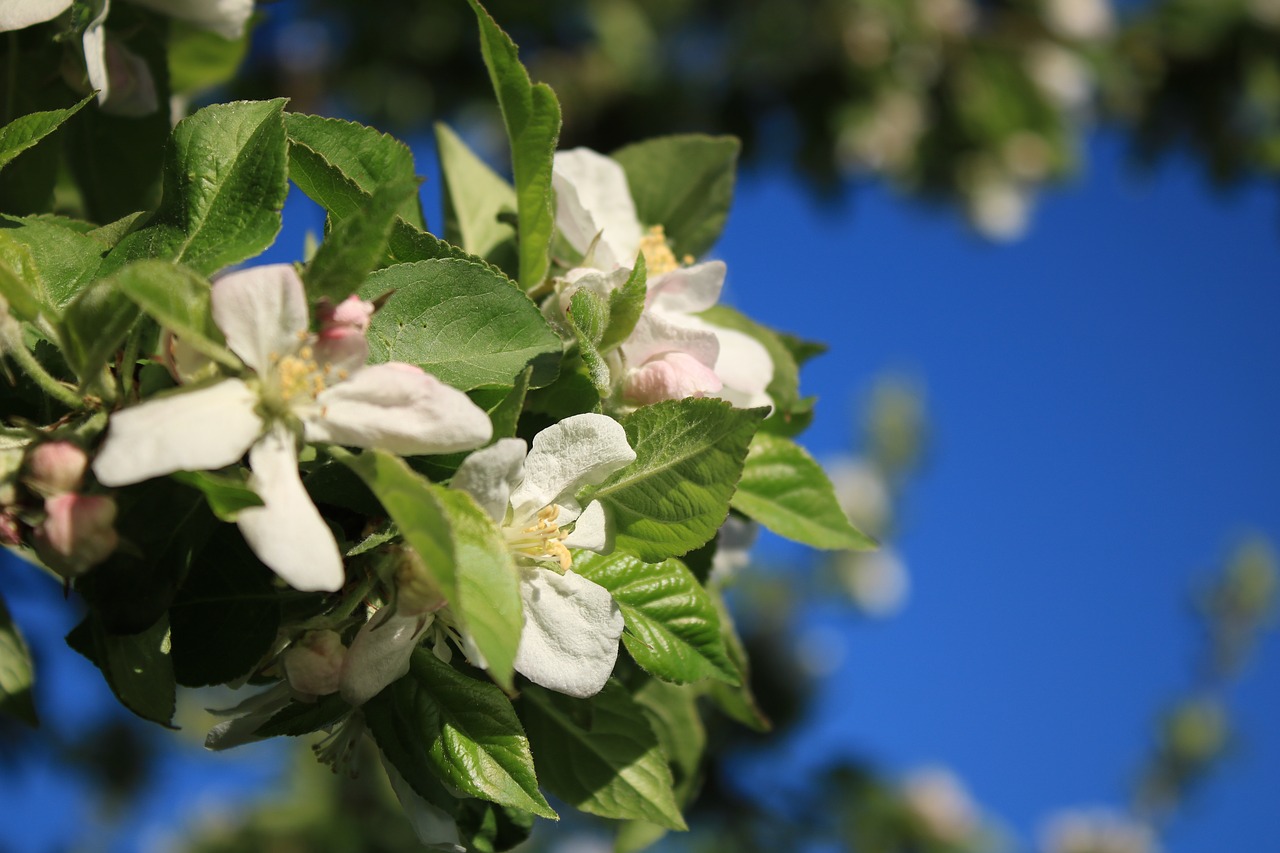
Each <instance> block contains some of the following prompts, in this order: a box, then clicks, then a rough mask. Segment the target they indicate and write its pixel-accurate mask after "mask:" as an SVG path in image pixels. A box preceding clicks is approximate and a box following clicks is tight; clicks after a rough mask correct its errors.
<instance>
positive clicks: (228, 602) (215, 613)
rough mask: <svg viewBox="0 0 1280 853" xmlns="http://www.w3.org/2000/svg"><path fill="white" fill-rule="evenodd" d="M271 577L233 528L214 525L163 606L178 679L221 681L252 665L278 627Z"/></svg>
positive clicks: (204, 682) (199, 683)
mask: <svg viewBox="0 0 1280 853" xmlns="http://www.w3.org/2000/svg"><path fill="white" fill-rule="evenodd" d="M273 580H274V576H273V575H272V573H271V571H270V570H269V569H267V568H266V566H263V565H262V564H261V563H260V562H258V560H257V558H256V557H254V556H253V552H252V551H250V550H249V546H248V545H246V544H245V542H244V538H243V537H242V536H241V535H240V532H239V531H238V530H236V529H235V528H234V527H229V526H227V525H222V526H220V527H219V528H218V530H217V531H216V532H215V533H214V534H213V537H212V538H211V539H210V540H209V543H208V545H207V546H205V547H204V548H201V549H200V551H199V552H198V553H197V554H196V556H195V560H194V561H193V562H192V564H191V569H190V571H189V572H188V573H187V578H186V580H185V581H183V584H182V587H181V588H180V589H179V590H178V594H177V596H176V597H175V598H174V599H173V606H172V607H171V608H170V610H169V625H170V627H171V630H172V639H173V672H174V677H175V678H176V679H177V681H178V683H179V684H181V685H183V686H184V687H204V686H205V685H209V684H223V683H225V682H228V681H233V680H235V679H237V678H239V677H241V676H243V675H247V674H248V673H249V672H251V671H252V670H253V668H254V667H255V666H256V665H257V664H258V662H259V661H261V660H262V657H263V655H265V654H266V653H267V652H268V651H269V650H270V649H271V646H272V644H273V643H274V642H275V640H276V631H277V630H278V629H279V627H280V597H279V596H278V595H277V593H276V590H275V586H274V583H273Z"/></svg>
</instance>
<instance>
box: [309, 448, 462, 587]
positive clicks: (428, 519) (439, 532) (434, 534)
mask: <svg viewBox="0 0 1280 853" xmlns="http://www.w3.org/2000/svg"><path fill="white" fill-rule="evenodd" d="M329 453H330V455H332V456H333V458H335V459H337V460H338V461H339V462H341V463H342V464H344V465H346V466H347V467H348V468H350V469H351V470H352V471H355V472H356V474H357V475H358V476H359V477H360V479H361V480H363V481H364V484H365V485H366V486H368V487H369V491H371V492H373V493H374V495H375V496H377V498H378V500H379V501H381V503H382V506H383V508H384V509H385V510H386V511H387V514H388V515H390V516H391V520H392V521H394V522H395V523H396V526H397V527H399V528H400V532H401V533H402V534H403V535H404V538H405V541H406V542H408V543H409V545H410V546H411V547H412V548H413V549H414V550H415V551H417V552H418V556H419V557H421V558H422V562H423V563H424V564H425V565H426V566H427V567H428V569H429V570H430V571H431V573H432V575H433V577H434V580H435V582H436V584H438V586H439V592H440V595H441V596H443V597H444V598H446V599H448V600H449V601H454V600H456V599H457V597H458V579H457V569H456V567H455V563H454V551H453V533H452V531H451V529H450V526H449V519H448V516H447V515H446V514H445V510H444V507H443V506H442V505H441V504H440V500H439V498H438V497H437V496H436V490H435V489H434V488H432V485H431V483H429V482H428V481H427V480H426V479H424V478H423V477H421V476H420V475H418V474H417V473H415V472H414V471H413V470H412V469H411V468H410V467H409V466H408V465H407V464H405V461H404V460H403V459H401V458H400V457H399V456H396V455H394V454H391V453H388V452H387V451H385V450H366V451H364V452H363V453H361V454H360V455H359V456H357V455H355V454H353V453H350V452H349V451H347V450H344V449H343V448H340V447H331V448H329Z"/></svg>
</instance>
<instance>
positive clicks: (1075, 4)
mask: <svg viewBox="0 0 1280 853" xmlns="http://www.w3.org/2000/svg"><path fill="white" fill-rule="evenodd" d="M1044 22H1045V26H1047V27H1048V28H1049V29H1050V30H1051V31H1052V32H1053V33H1054V34H1055V35H1057V36H1059V37H1061V38H1064V39H1074V40H1079V41H1089V40H1092V39H1100V38H1105V37H1106V36H1108V35H1110V33H1111V30H1112V29H1113V28H1114V26H1115V15H1114V14H1113V13H1112V11H1111V3H1110V2H1109V0H1045V4H1044Z"/></svg>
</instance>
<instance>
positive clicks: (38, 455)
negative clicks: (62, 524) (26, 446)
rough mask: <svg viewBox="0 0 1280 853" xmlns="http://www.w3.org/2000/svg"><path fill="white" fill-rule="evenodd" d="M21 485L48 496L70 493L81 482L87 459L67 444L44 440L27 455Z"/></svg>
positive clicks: (83, 454)
mask: <svg viewBox="0 0 1280 853" xmlns="http://www.w3.org/2000/svg"><path fill="white" fill-rule="evenodd" d="M25 466H26V475H25V476H24V477H23V482H24V483H26V484H27V487H28V488H30V489H31V490H32V491H34V492H36V493H38V494H40V495H43V496H44V497H52V496H53V495H60V494H63V493H64V492H74V491H76V490H78V489H79V488H80V484H81V482H83V481H84V472H85V470H86V469H87V468H88V467H89V457H88V456H87V455H86V454H85V452H84V451H83V450H81V449H80V447H79V445H76V444H72V443H71V442H69V441H46V442H43V443H41V444H37V445H36V446H35V447H33V448H32V449H31V450H30V451H28V452H27V458H26V461H25Z"/></svg>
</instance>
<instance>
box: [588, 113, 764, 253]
mask: <svg viewBox="0 0 1280 853" xmlns="http://www.w3.org/2000/svg"><path fill="white" fill-rule="evenodd" d="M739 148H741V144H740V143H739V142H738V140H737V139H735V138H734V137H732V136H703V135H700V134H689V135H685V136H661V137H658V138H656V139H648V140H645V141H644V142H637V143H636V144H634V145H628V146H627V147H626V148H622V149H619V150H618V151H615V152H614V153H613V155H612V156H613V159H615V160H617V161H618V163H619V164H621V166H622V169H623V171H625V172H626V173H627V183H628V184H629V185H630V186H631V197H632V199H634V201H635V204H636V215H637V216H638V217H639V218H640V221H641V223H643V224H645V225H661V226H663V228H664V229H665V231H666V236H667V241H668V242H669V243H670V244H671V249H672V251H674V252H675V253H676V256H677V257H682V256H684V255H692V256H693V257H695V258H696V257H700V256H701V255H702V254H704V253H705V252H706V251H707V250H708V249H710V248H711V247H712V246H713V245H715V242H716V240H717V239H718V238H719V237H720V232H721V231H722V230H723V229H724V223H725V220H726V219H727V218H728V216H729V206H730V205H731V204H732V203H733V181H734V174H735V171H736V169H737V164H738V150H739Z"/></svg>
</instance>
